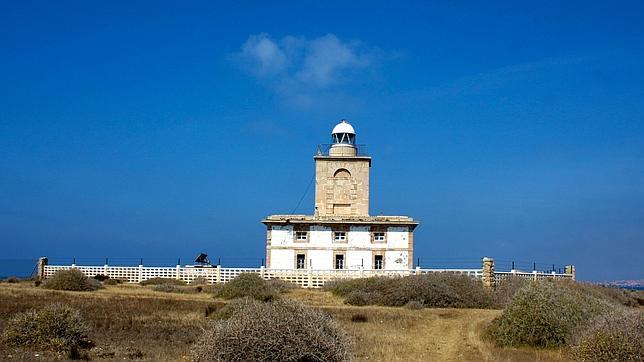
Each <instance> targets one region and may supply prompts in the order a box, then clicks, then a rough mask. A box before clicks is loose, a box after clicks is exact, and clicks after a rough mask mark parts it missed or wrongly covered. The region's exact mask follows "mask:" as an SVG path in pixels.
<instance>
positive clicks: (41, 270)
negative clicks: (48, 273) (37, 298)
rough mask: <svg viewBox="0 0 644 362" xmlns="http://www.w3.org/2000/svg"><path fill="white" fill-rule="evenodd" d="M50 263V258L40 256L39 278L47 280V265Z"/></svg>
mask: <svg viewBox="0 0 644 362" xmlns="http://www.w3.org/2000/svg"><path fill="white" fill-rule="evenodd" d="M47 263H49V259H47V258H46V257H44V256H43V257H41V258H38V280H40V281H43V280H45V265H47Z"/></svg>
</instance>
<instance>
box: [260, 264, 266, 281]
mask: <svg viewBox="0 0 644 362" xmlns="http://www.w3.org/2000/svg"><path fill="white" fill-rule="evenodd" d="M259 276H260V277H261V278H262V279H264V277H265V273H264V266H263V265H262V266H260V267H259Z"/></svg>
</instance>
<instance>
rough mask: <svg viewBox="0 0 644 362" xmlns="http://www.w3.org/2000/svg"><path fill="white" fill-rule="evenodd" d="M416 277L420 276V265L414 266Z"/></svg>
mask: <svg viewBox="0 0 644 362" xmlns="http://www.w3.org/2000/svg"><path fill="white" fill-rule="evenodd" d="M416 275H420V265H416Z"/></svg>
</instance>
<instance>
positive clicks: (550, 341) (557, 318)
mask: <svg viewBox="0 0 644 362" xmlns="http://www.w3.org/2000/svg"><path fill="white" fill-rule="evenodd" d="M611 307H612V306H611V305H610V304H609V303H607V302H606V301H604V300H600V299H598V298H595V297H594V296H591V295H588V294H587V293H584V292H583V291H582V290H580V289H579V288H576V287H574V285H573V284H571V283H562V282H557V281H552V280H545V281H534V282H531V283H528V284H526V285H525V286H524V287H523V288H521V289H520V290H519V291H518V292H517V293H516V295H515V296H514V298H513V299H512V302H511V303H510V304H509V305H508V307H507V308H506V309H505V311H503V314H502V315H501V316H500V317H498V318H496V319H495V320H494V321H493V322H492V324H491V325H490V326H489V327H488V329H487V330H486V333H485V335H486V337H487V338H489V339H491V340H492V341H494V342H495V343H496V344H498V345H502V346H522V345H527V346H534V347H558V346H563V345H565V344H566V343H567V342H568V341H569V340H570V337H571V336H572V333H573V332H574V331H575V330H576V329H578V328H581V327H583V325H584V324H585V323H587V322H588V321H589V320H590V319H592V318H594V317H596V316H598V315H601V314H603V313H606V312H607V311H608V310H609V309H610V308H611Z"/></svg>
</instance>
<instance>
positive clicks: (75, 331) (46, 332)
mask: <svg viewBox="0 0 644 362" xmlns="http://www.w3.org/2000/svg"><path fill="white" fill-rule="evenodd" d="M87 331H88V328H87V326H86V325H85V323H84V321H83V319H82V318H81V315H80V312H79V311H78V310H77V309H74V308H71V307H69V306H65V305H60V304H54V305H50V306H47V307H45V308H43V309H41V310H30V311H27V312H23V313H18V314H16V315H15V316H14V317H13V318H11V319H10V320H9V322H8V324H7V327H6V329H5V331H4V333H3V334H2V341H3V342H4V343H6V344H7V345H10V346H15V347H26V348H37V349H49V350H55V351H59V352H63V351H66V352H68V353H70V354H72V353H75V351H77V350H78V349H79V348H84V347H88V346H89V341H88V339H87Z"/></svg>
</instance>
